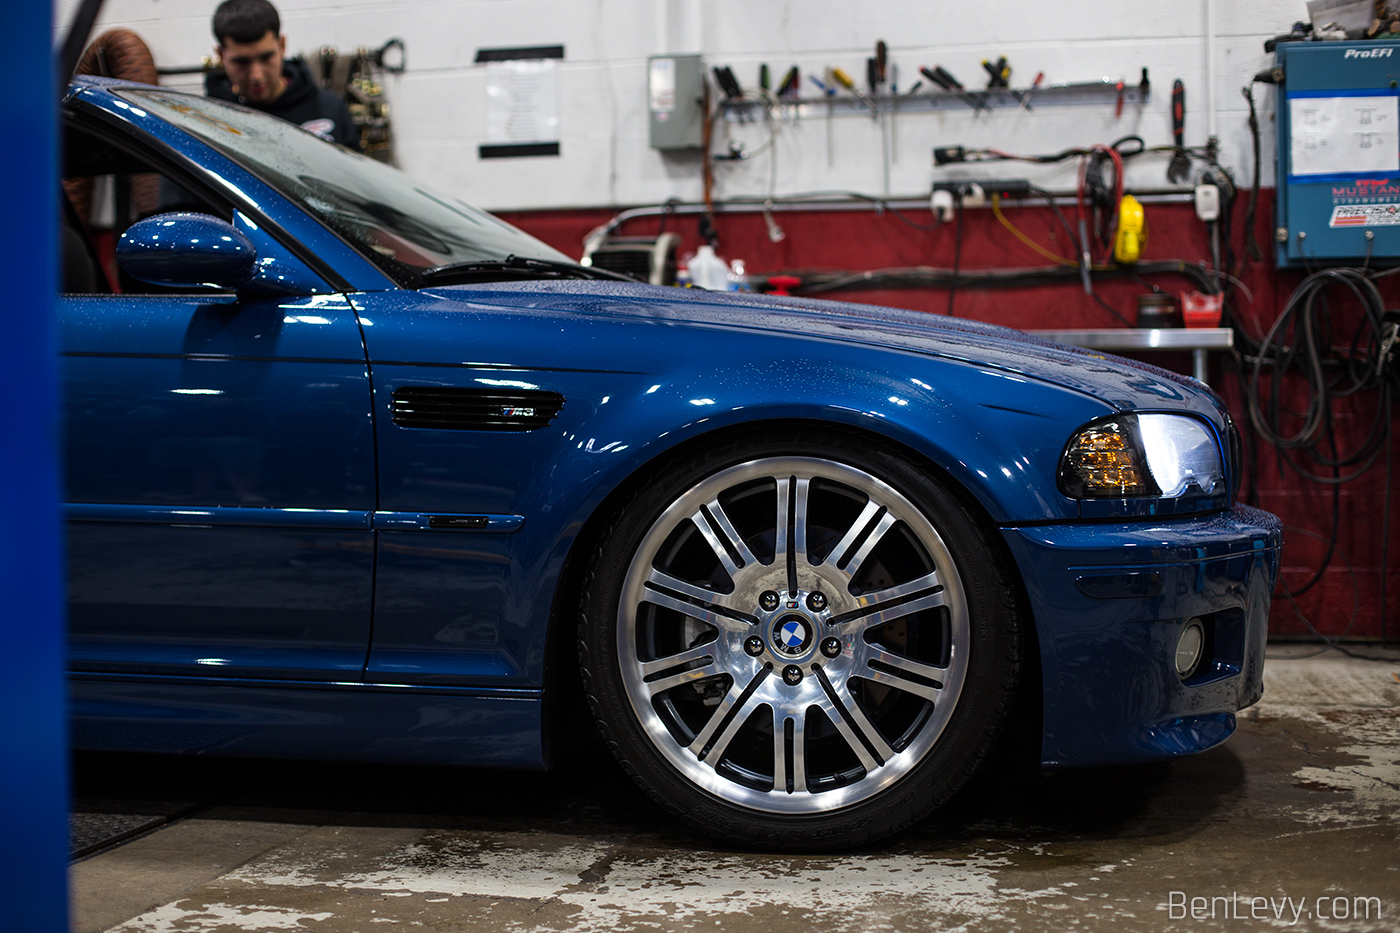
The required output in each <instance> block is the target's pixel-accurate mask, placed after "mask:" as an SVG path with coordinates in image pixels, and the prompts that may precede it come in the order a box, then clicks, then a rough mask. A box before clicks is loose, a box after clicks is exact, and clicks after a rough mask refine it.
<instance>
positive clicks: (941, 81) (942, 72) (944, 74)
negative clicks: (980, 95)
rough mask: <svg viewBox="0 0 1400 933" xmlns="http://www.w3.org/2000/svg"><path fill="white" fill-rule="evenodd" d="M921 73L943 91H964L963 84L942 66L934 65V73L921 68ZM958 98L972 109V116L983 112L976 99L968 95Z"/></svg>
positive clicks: (961, 95)
mask: <svg viewBox="0 0 1400 933" xmlns="http://www.w3.org/2000/svg"><path fill="white" fill-rule="evenodd" d="M919 73H920V74H922V75H923V76H924V77H925V78H928V79H929V80H930V81H932V82H933V83H934V84H936V85H938V86H939V87H941V88H943V90H945V91H962V90H964V88H963V86H962V82H961V81H959V80H958V79H957V78H955V77H953V76H952V75H951V74H950V73H949V72H948V71H947V69H945V68H944V67H943V66H942V65H934V66H933V70H932V71H929V70H928V69H927V68H923V67H920V68H919ZM958 98H959V99H960V100H962V102H963V103H965V104H967V105H968V106H969V107H971V108H972V115H973V116H974V117H975V116H977V114H978V113H979V112H981V110H982V104H981V103H980V102H979V101H978V100H977V99H976V98H974V97H972V96H970V95H968V94H959V95H958Z"/></svg>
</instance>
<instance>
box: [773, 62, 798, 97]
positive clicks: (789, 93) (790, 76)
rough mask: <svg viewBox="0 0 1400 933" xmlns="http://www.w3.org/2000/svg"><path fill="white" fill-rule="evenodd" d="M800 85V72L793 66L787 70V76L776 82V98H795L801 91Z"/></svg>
mask: <svg viewBox="0 0 1400 933" xmlns="http://www.w3.org/2000/svg"><path fill="white" fill-rule="evenodd" d="M801 84H802V75H801V72H799V71H798V70H797V66H796V65H793V66H792V67H791V68H789V69H788V70H787V74H785V75H783V80H782V81H779V82H778V96H779V97H796V96H797V95H798V93H800V91H801Z"/></svg>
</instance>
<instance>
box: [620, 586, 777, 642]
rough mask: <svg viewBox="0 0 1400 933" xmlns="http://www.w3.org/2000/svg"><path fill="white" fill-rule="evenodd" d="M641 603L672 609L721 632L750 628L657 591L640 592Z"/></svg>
mask: <svg viewBox="0 0 1400 933" xmlns="http://www.w3.org/2000/svg"><path fill="white" fill-rule="evenodd" d="M642 602H647V603H651V604H653V605H656V606H664V607H666V608H667V609H674V610H676V611H677V612H682V613H684V614H686V615H688V616H690V617H691V618H692V619H698V620H699V621H701V622H705V623H707V624H709V625H713V626H714V627H715V628H717V629H719V630H720V631H723V632H746V631H748V630H749V628H750V627H751V626H750V624H749V623H748V622H744V621H742V620H740V619H734V618H730V617H729V616H727V615H721V614H720V613H718V612H714V611H713V610H710V609H706V608H705V607H703V606H697V605H695V604H694V603H688V602H686V601H685V600H683V599H677V598H676V597H674V596H672V595H670V594H669V593H662V592H661V591H659V590H648V589H644V590H642Z"/></svg>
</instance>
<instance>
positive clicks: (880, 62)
mask: <svg viewBox="0 0 1400 933" xmlns="http://www.w3.org/2000/svg"><path fill="white" fill-rule="evenodd" d="M889 63H890V55H889V48H888V47H887V46H886V45H885V40H884V39H881V40H880V41H878V42H876V43H875V83H876V87H875V90H876V91H881V90H884V87H885V79H886V78H887V77H888V76H889Z"/></svg>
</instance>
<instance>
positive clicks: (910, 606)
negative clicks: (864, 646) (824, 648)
mask: <svg viewBox="0 0 1400 933" xmlns="http://www.w3.org/2000/svg"><path fill="white" fill-rule="evenodd" d="M944 604H945V599H944V597H943V593H942V591H939V592H937V593H929V594H928V595H927V596H920V597H919V598H918V599H911V600H909V601H908V602H906V603H900V604H899V605H898V606H891V607H889V608H888V609H881V610H879V611H877V612H863V611H861V610H857V611H856V612H854V613H850V614H847V615H845V616H842V617H841V618H839V619H834V620H832V628H833V629H834V631H835V633H836V634H837V635H849V634H851V633H853V632H860V631H865V630H867V629H872V628H875V627H876V626H878V625H884V624H885V623H886V622H889V621H891V620H894V619H898V618H901V617H903V616H907V615H912V614H914V613H916V612H922V611H923V610H925V609H934V608H937V607H938V606H942V605H944Z"/></svg>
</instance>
